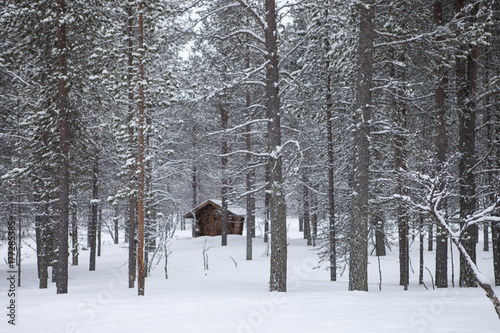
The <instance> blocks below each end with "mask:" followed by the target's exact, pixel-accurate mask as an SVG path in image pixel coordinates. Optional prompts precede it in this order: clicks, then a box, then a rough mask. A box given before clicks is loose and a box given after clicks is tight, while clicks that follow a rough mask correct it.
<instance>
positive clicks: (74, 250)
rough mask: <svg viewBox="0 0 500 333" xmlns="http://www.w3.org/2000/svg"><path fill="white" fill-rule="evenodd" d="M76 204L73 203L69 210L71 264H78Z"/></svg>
mask: <svg viewBox="0 0 500 333" xmlns="http://www.w3.org/2000/svg"><path fill="white" fill-rule="evenodd" d="M77 208H78V206H77V204H76V203H73V205H72V210H71V214H72V217H71V245H72V249H71V259H72V265H73V266H78V254H79V253H78V219H77Z"/></svg>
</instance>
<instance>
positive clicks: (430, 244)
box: [427, 223, 434, 251]
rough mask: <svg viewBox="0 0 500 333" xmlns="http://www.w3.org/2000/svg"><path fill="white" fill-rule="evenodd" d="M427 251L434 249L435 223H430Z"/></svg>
mask: <svg viewBox="0 0 500 333" xmlns="http://www.w3.org/2000/svg"><path fill="white" fill-rule="evenodd" d="M427 234H428V236H427V237H428V238H427V251H434V246H433V245H434V224H433V223H429V230H428V232H427Z"/></svg>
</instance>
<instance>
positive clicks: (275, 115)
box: [264, 0, 287, 292]
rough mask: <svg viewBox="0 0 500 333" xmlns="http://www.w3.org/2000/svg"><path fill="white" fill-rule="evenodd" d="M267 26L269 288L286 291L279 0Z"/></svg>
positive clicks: (270, 4) (271, 6) (271, 4)
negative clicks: (277, 11)
mask: <svg viewBox="0 0 500 333" xmlns="http://www.w3.org/2000/svg"><path fill="white" fill-rule="evenodd" d="M265 13H266V20H265V21H266V26H265V27H264V37H265V49H266V56H265V58H266V62H267V66H266V102H267V103H266V110H267V118H268V119H270V120H271V121H270V122H269V123H268V127H267V130H268V150H269V153H270V155H269V178H270V179H269V180H270V188H271V190H270V192H271V202H270V220H271V272H270V282H269V289H270V291H280V292H285V291H286V273H287V272H286V270H287V233H286V202H285V189H284V186H283V174H282V156H281V152H280V151H278V149H280V148H281V119H280V100H279V90H278V83H279V61H278V43H277V35H278V29H277V19H276V1H275V0H266V1H265Z"/></svg>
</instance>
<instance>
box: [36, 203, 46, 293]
mask: <svg viewBox="0 0 500 333" xmlns="http://www.w3.org/2000/svg"><path fill="white" fill-rule="evenodd" d="M44 210H46V209H44ZM48 224H49V216H48V214H47V212H46V211H45V212H43V213H41V214H37V215H35V232H36V255H37V266H38V278H39V279H40V284H39V288H40V289H45V288H47V285H48V281H49V256H48V244H47V232H48Z"/></svg>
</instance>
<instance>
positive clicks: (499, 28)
mask: <svg viewBox="0 0 500 333" xmlns="http://www.w3.org/2000/svg"><path fill="white" fill-rule="evenodd" d="M493 22H495V24H493V26H492V31H491V34H492V38H491V43H492V45H491V47H492V55H495V56H496V57H492V58H493V59H494V60H492V62H491V63H492V64H495V65H496V66H495V67H494V70H495V72H494V73H495V75H497V76H500V64H499V62H498V55H499V54H500V2H499V1H496V2H494V4H493ZM491 105H492V108H491V109H492V112H494V117H493V119H492V121H494V124H495V125H494V128H493V129H492V135H493V136H494V138H495V139H494V141H493V142H495V150H496V156H494V157H493V159H494V160H495V161H492V164H493V165H494V166H495V167H496V170H497V171H496V172H495V173H494V174H493V176H494V177H495V178H496V179H497V181H496V184H495V185H496V188H493V190H494V191H495V192H496V193H500V171H499V170H500V112H499V110H500V98H499V97H498V96H494V97H493V98H492V99H491ZM493 110H494V111H493ZM495 215H496V216H500V209H498V208H497V210H496V212H495ZM490 227H491V248H492V251H493V270H494V275H495V285H496V286H500V223H499V222H496V223H494V222H492V223H491V226H490Z"/></svg>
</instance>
